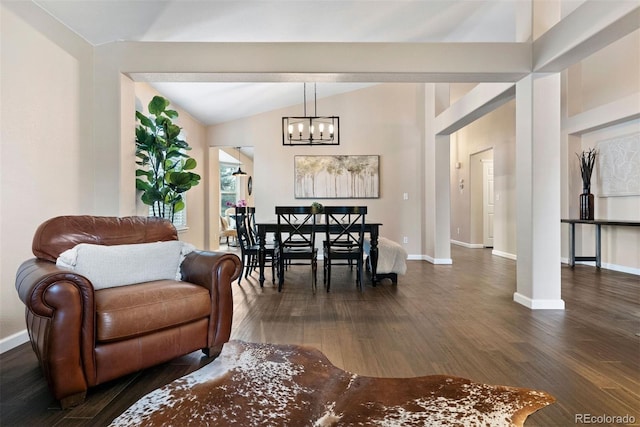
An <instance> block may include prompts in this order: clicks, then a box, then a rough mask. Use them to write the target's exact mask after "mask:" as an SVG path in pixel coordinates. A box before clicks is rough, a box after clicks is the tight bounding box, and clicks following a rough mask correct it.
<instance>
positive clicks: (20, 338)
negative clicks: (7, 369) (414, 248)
mask: <svg viewBox="0 0 640 427" xmlns="http://www.w3.org/2000/svg"><path fill="white" fill-rule="evenodd" d="M26 342H29V334H28V333H27V330H26V329H25V330H23V331H20V332H16V333H15V334H13V335H9V336H8V337H6V338H2V339H1V340H0V354H1V353H4V352H7V351H9V350H11V349H14V348H16V347H17V346H19V345H21V344H24V343H26Z"/></svg>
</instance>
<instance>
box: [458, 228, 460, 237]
mask: <svg viewBox="0 0 640 427" xmlns="http://www.w3.org/2000/svg"><path fill="white" fill-rule="evenodd" d="M459 235H460V227H458V236H459Z"/></svg>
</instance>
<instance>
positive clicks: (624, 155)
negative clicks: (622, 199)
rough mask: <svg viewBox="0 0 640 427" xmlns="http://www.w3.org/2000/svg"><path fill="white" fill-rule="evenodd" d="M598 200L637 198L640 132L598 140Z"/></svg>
mask: <svg viewBox="0 0 640 427" xmlns="http://www.w3.org/2000/svg"><path fill="white" fill-rule="evenodd" d="M596 148H597V150H598V157H597V161H598V168H597V169H596V172H597V174H598V177H599V180H598V182H599V184H600V188H599V190H600V194H599V196H600V197H616V196H638V195H640V132H636V133H632V134H630V135H625V136H620V137H617V138H611V139H606V140H603V141H599V142H598V143H597V144H596Z"/></svg>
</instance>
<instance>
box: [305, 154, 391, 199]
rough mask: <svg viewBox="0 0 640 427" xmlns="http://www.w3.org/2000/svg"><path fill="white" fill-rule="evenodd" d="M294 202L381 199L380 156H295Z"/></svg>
mask: <svg viewBox="0 0 640 427" xmlns="http://www.w3.org/2000/svg"><path fill="white" fill-rule="evenodd" d="M293 161H294V168H293V169H294V197H295V198H296V199H378V198H380V156H379V155H376V154H365V155H297V156H294V160H293Z"/></svg>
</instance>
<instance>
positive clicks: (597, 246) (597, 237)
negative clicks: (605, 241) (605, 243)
mask: <svg viewBox="0 0 640 427" xmlns="http://www.w3.org/2000/svg"><path fill="white" fill-rule="evenodd" d="M600 232H601V230H600V224H596V268H600V264H601V263H600V261H601V258H600V257H601V255H602V254H601V252H600V243H601V234H600Z"/></svg>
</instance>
